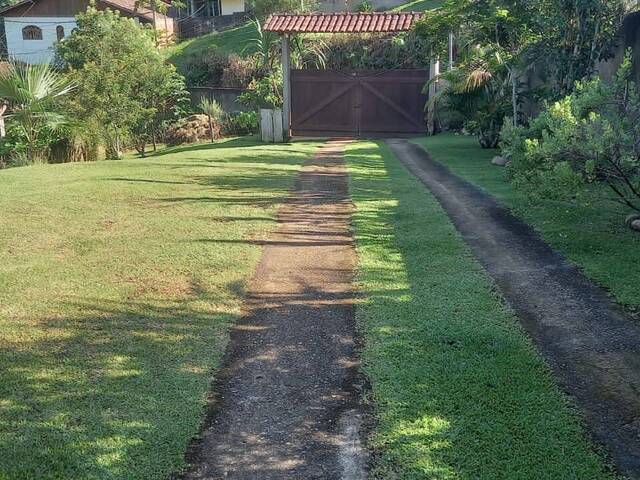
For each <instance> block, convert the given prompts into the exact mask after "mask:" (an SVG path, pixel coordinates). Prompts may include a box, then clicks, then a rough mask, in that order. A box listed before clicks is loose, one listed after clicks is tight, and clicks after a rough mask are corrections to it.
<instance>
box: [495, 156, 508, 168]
mask: <svg viewBox="0 0 640 480" xmlns="http://www.w3.org/2000/svg"><path fill="white" fill-rule="evenodd" d="M491 163H492V164H493V165H497V166H498V167H504V166H506V165H507V163H509V158H507V157H503V156H500V155H497V156H495V157H493V160H491Z"/></svg>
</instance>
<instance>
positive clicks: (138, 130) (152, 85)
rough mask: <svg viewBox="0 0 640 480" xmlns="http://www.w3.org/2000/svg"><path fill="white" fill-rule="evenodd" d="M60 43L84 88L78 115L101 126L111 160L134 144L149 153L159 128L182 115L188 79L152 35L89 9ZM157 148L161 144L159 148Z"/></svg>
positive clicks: (79, 95)
mask: <svg viewBox="0 0 640 480" xmlns="http://www.w3.org/2000/svg"><path fill="white" fill-rule="evenodd" d="M77 23H78V27H77V29H75V30H74V32H73V33H72V34H71V35H70V36H69V37H68V38H66V39H65V40H64V41H62V42H60V43H59V45H58V55H59V57H60V58H61V59H62V60H63V62H64V63H65V65H66V67H67V68H68V69H69V74H70V76H71V77H72V78H73V79H74V80H75V82H76V83H77V85H78V88H77V93H76V95H75V96H74V99H73V102H72V109H73V110H74V112H75V113H76V114H77V115H78V116H79V117H80V118H84V119H87V120H91V122H92V123H93V124H97V125H100V126H101V130H102V137H103V139H104V141H105V144H106V147H107V156H108V157H109V158H119V157H120V156H121V155H122V151H123V148H124V146H125V145H126V143H127V142H128V141H132V142H133V143H134V145H135V146H136V147H138V148H139V149H140V146H141V144H142V150H141V153H144V145H146V143H147V141H148V140H152V141H153V140H154V139H155V132H156V130H157V127H158V125H159V124H160V123H161V122H162V121H165V120H167V119H170V118H173V117H175V116H176V115H178V114H179V112H180V106H181V105H182V104H184V101H185V100H186V98H187V97H186V91H185V88H184V79H183V78H182V77H181V76H180V75H179V74H178V73H177V72H176V70H175V67H173V66H172V65H170V64H168V63H166V62H165V61H164V59H163V58H162V56H161V54H160V53H159V52H158V50H157V49H156V48H155V46H154V43H153V37H152V33H151V32H150V30H149V29H148V28H145V27H141V26H140V25H139V24H138V23H136V22H135V21H134V20H132V19H128V18H123V17H121V16H120V15H119V14H118V13H117V12H112V11H110V10H105V11H98V10H96V9H95V8H94V7H89V8H88V9H87V11H86V12H85V13H83V14H80V15H78V17H77ZM154 143H155V142H154Z"/></svg>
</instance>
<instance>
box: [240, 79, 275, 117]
mask: <svg viewBox="0 0 640 480" xmlns="http://www.w3.org/2000/svg"><path fill="white" fill-rule="evenodd" d="M282 88H283V87H282V75H281V74H280V73H279V72H275V73H272V74H271V75H269V76H267V77H263V78H261V79H259V80H255V79H254V80H252V82H251V83H250V84H249V89H248V90H247V91H246V92H244V93H243V94H241V95H240V96H239V97H238V101H239V102H240V103H241V104H243V105H245V106H247V107H249V108H251V109H252V110H259V109H261V108H282V102H283V100H282Z"/></svg>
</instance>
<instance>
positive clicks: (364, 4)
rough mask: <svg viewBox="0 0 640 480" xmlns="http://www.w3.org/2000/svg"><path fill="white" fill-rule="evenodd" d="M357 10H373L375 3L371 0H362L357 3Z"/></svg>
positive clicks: (366, 11)
mask: <svg viewBox="0 0 640 480" xmlns="http://www.w3.org/2000/svg"><path fill="white" fill-rule="evenodd" d="M356 11H358V12H365V13H368V12H373V5H372V3H371V2H370V1H369V0H362V1H361V2H360V3H358V5H356Z"/></svg>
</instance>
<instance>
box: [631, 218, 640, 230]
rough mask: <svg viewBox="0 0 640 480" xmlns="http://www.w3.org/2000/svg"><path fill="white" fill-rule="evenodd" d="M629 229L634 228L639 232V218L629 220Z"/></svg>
mask: <svg viewBox="0 0 640 480" xmlns="http://www.w3.org/2000/svg"><path fill="white" fill-rule="evenodd" d="M630 226H631V230H635V231H636V232H640V219H638V220H634V221H633V222H631V225H630Z"/></svg>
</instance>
